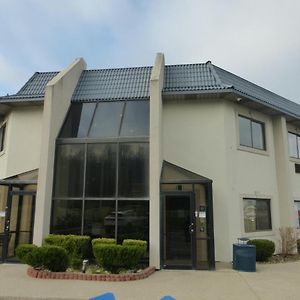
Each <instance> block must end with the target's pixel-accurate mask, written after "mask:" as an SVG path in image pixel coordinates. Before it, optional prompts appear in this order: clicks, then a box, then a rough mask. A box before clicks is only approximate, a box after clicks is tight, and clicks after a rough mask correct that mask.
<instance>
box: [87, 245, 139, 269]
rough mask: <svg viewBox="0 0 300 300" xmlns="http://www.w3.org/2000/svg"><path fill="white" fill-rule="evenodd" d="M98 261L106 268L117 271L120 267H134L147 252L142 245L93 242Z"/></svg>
mask: <svg viewBox="0 0 300 300" xmlns="http://www.w3.org/2000/svg"><path fill="white" fill-rule="evenodd" d="M93 252H94V256H95V258H96V261H97V263H98V264H99V265H100V266H101V267H103V268H104V269H106V270H108V271H110V272H112V273H117V272H118V270H120V269H123V268H125V269H134V268H135V267H136V266H137V265H138V263H139V261H140V260H141V258H142V257H143V256H144V254H145V247H141V246H140V245H138V246H136V245H130V246H126V245H116V244H101V243H94V244H93Z"/></svg>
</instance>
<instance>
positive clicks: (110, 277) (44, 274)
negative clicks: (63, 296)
mask: <svg viewBox="0 0 300 300" xmlns="http://www.w3.org/2000/svg"><path fill="white" fill-rule="evenodd" d="M154 272H155V267H148V268H146V269H144V270H142V271H141V272H139V273H127V274H85V273H73V272H49V271H43V270H35V269H34V268H32V267H29V268H28V269H27V275H28V276H30V277H33V278H39V279H69V280H90V281H132V280H140V279H144V278H147V277H149V276H150V275H151V274H153V273H154Z"/></svg>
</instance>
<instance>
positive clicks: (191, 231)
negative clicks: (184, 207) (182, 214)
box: [189, 223, 194, 233]
mask: <svg viewBox="0 0 300 300" xmlns="http://www.w3.org/2000/svg"><path fill="white" fill-rule="evenodd" d="M189 231H190V233H193V232H194V223H191V225H190V226H189Z"/></svg>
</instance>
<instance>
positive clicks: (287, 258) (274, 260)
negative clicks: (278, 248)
mask: <svg viewBox="0 0 300 300" xmlns="http://www.w3.org/2000/svg"><path fill="white" fill-rule="evenodd" d="M297 260H300V254H293V255H292V254H291V255H282V254H275V255H273V256H272V257H271V258H270V259H269V260H268V261H267V262H261V263H265V264H278V263H286V262H293V261H297Z"/></svg>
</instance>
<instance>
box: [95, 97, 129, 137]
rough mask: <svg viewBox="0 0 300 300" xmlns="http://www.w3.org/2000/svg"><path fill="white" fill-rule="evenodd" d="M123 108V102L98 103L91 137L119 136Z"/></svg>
mask: <svg viewBox="0 0 300 300" xmlns="http://www.w3.org/2000/svg"><path fill="white" fill-rule="evenodd" d="M123 106H124V103H123V102H102V103H98V106H97V108H96V112H95V116H94V119H93V122H92V125H91V129H90V133H89V137H92V138H105V137H117V136H118V135H119V129H120V122H121V117H122V112H123Z"/></svg>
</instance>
